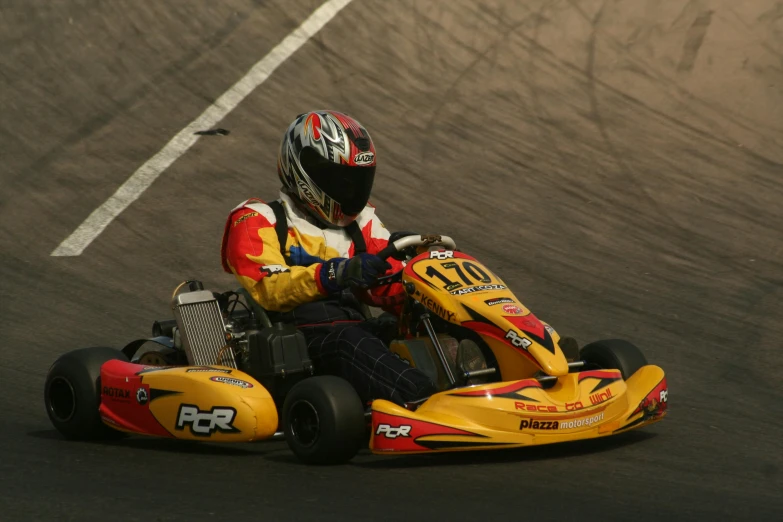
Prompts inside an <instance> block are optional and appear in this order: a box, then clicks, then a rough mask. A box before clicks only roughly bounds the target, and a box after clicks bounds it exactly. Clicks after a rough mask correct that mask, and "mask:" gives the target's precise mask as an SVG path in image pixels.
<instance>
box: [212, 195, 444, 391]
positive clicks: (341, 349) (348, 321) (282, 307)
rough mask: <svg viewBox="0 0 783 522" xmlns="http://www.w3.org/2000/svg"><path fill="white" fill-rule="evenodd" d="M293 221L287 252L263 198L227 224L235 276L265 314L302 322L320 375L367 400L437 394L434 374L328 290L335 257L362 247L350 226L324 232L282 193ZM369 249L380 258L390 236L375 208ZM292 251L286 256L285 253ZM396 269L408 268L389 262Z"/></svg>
mask: <svg viewBox="0 0 783 522" xmlns="http://www.w3.org/2000/svg"><path fill="white" fill-rule="evenodd" d="M278 201H279V202H280V203H282V206H283V209H284V211H285V214H286V220H287V222H288V235H287V239H286V244H285V246H284V248H282V249H281V245H280V241H279V240H278V236H277V233H276V231H275V223H276V221H277V220H276V218H275V214H274V211H273V210H272V208H271V207H269V206H268V205H267V204H265V203H264V202H262V201H260V200H257V199H249V200H247V201H244V202H243V203H241V204H240V205H238V206H237V207H236V208H234V209H233V210H232V211H231V214H230V215H229V217H228V220H227V221H226V225H225V229H224V233H223V244H222V249H221V250H222V252H221V257H222V263H223V269H224V270H225V271H226V272H228V273H232V274H234V276H235V277H236V278H237V280H238V281H239V283H240V284H241V285H242V287H243V288H245V289H246V290H247V291H248V292H249V293H250V295H251V296H252V297H253V299H255V300H256V301H257V302H258V303H259V304H260V305H261V306H262V307H263V308H264V309H265V310H267V311H270V312H273V313H274V312H279V313H280V314H279V317H283V318H284V320H288V321H292V322H294V323H295V324H296V325H297V326H298V327H299V329H300V330H301V331H302V332H303V333H304V334H305V337H306V338H307V342H308V351H309V353H310V357H311V359H312V360H313V364H314V366H315V369H316V371H317V372H318V373H323V374H331V375H337V376H340V377H343V378H344V379H346V380H348V381H349V382H350V383H351V384H352V385H353V387H354V388H355V389H356V391H357V392H358V393H359V396H360V398H361V399H362V400H363V401H364V402H369V401H371V400H373V399H378V398H381V399H386V400H390V401H392V402H395V403H397V404H400V405H403V404H404V403H406V402H410V401H414V400H417V399H421V398H424V397H427V396H429V395H431V394H433V393H435V391H436V390H435V386H434V384H433V383H432V381H431V380H430V379H429V377H428V376H427V375H426V374H424V373H423V372H421V371H420V370H417V369H415V368H411V367H410V366H409V365H408V363H407V362H405V361H403V360H402V359H399V358H398V357H396V356H395V355H393V354H392V353H391V352H390V351H389V350H388V348H387V347H386V346H384V344H383V342H381V340H380V339H378V338H377V337H376V336H374V335H373V334H371V333H370V332H369V331H367V330H366V329H364V328H361V327H359V326H358V324H359V323H360V322H361V321H362V320H363V317H362V315H361V314H360V313H359V312H358V311H356V310H355V309H351V308H350V307H347V306H341V303H340V302H339V301H338V300H336V299H334V298H330V297H329V295H328V294H327V292H326V291H325V290H324V288H323V287H322V285H321V279H320V276H319V272H320V270H321V265H322V264H323V263H325V262H326V261H328V260H329V259H333V258H341V257H342V258H350V257H351V256H353V254H354V244H353V241H352V240H351V238H350V236H349V234H348V233H347V231H346V230H345V229H339V228H327V227H324V228H322V227H320V226H318V225H317V224H315V223H316V222H315V220H314V219H313V218H310V217H309V215H308V214H306V213H305V212H304V211H302V210H300V209H299V208H298V207H297V206H296V205H295V203H294V202H293V201H292V200H291V198H290V197H289V196H288V195H287V194H286V193H285V192H280V199H279V200H278ZM356 221H357V224H358V226H359V229H360V230H361V234H362V237H363V238H364V242H365V244H366V249H367V252H368V253H370V254H377V253H378V252H379V251H380V250H382V249H383V248H384V247H386V245H387V244H388V239H389V237H390V234H389V232H388V231H387V230H386V228H385V227H384V226H383V224H382V223H381V221H380V220H379V219H378V217H377V216H376V215H375V209H374V207H372V206H370V205H368V206H366V207H365V208H364V210H363V211H362V212H361V214H360V215H359V216H358V218H357V220H356ZM284 253H285V255H284ZM388 261H389V263H390V264H391V265H392V271H397V270H400V269H401V268H402V264H401V263H400V262H399V261H396V260H394V259H389V260H388ZM402 291H403V290H402V287H401V285H400V284H393V285H388V286H384V287H379V288H375V289H373V290H372V292H373V293H374V294H375V295H391V294H395V293H398V292H402Z"/></svg>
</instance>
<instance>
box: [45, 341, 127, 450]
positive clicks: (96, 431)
mask: <svg viewBox="0 0 783 522" xmlns="http://www.w3.org/2000/svg"><path fill="white" fill-rule="evenodd" d="M114 359H118V360H121V361H127V360H128V358H127V357H125V355H124V354H123V353H122V352H121V351H119V350H115V349H114V348H103V347H97V348H82V349H80V350H74V351H72V352H68V353H66V354H64V355H62V356H60V358H59V359H57V360H56V361H55V363H54V364H53V365H52V367H51V368H50V369H49V374H48V375H47V376H46V383H45V384H44V403H45V404H46V413H47V414H48V415H49V419H50V420H51V421H52V424H53V425H54V427H55V428H57V431H59V432H60V433H61V434H63V435H64V436H65V437H66V438H67V439H71V440H105V439H117V438H120V437H122V436H124V435H125V434H124V433H123V432H120V431H117V430H113V429H111V428H110V427H108V426H107V425H105V424H104V423H103V422H102V421H101V417H100V414H99V413H98V407H99V406H100V402H101V393H100V389H101V383H100V379H101V366H102V365H103V363H105V362H107V361H111V360H114Z"/></svg>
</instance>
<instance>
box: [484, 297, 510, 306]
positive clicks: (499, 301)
mask: <svg viewBox="0 0 783 522" xmlns="http://www.w3.org/2000/svg"><path fill="white" fill-rule="evenodd" d="M484 302H485V303H486V304H487V305H488V306H495V305H499V304H514V300H513V299H511V298H510V297H496V298H494V299H487V300H485V301H484Z"/></svg>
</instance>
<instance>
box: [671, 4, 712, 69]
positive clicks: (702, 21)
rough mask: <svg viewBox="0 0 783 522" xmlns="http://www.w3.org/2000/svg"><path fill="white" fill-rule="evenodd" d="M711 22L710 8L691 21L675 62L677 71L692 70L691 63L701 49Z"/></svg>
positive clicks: (694, 60)
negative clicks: (678, 60)
mask: <svg viewBox="0 0 783 522" xmlns="http://www.w3.org/2000/svg"><path fill="white" fill-rule="evenodd" d="M711 22H712V11H711V10H710V11H705V12H703V13H701V14H700V15H699V16H697V17H696V19H695V20H694V21H693V23H691V26H690V27H689V28H688V32H687V33H686V35H685V44H683V46H682V56H681V57H680V63H678V64H677V70H678V71H679V72H690V71H691V70H693V64H694V63H695V62H696V57H697V56H698V54H699V49H701V44H702V43H704V36H705V35H706V34H707V29H709V27H710V23H711Z"/></svg>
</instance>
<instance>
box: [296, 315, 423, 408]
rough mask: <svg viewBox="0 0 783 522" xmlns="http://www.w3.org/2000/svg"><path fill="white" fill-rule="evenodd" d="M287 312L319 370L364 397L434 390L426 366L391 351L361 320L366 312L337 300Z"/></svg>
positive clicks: (401, 399) (400, 399) (394, 397)
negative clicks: (413, 364) (419, 367)
mask: <svg viewBox="0 0 783 522" xmlns="http://www.w3.org/2000/svg"><path fill="white" fill-rule="evenodd" d="M286 315H287V317H285V318H282V319H286V320H288V321H291V322H293V323H294V324H296V325H297V326H298V327H299V329H300V330H301V331H302V332H303V333H304V334H305V337H306V338H307V346H308V351H309V353H310V357H311V359H312V360H313V365H314V366H315V369H316V372H317V373H320V374H328V375H336V376H338V377H342V378H344V379H346V380H347V381H348V382H350V383H351V384H352V385H353V387H354V389H355V390H356V391H357V393H358V394H359V397H360V398H361V399H362V402H365V403H366V402H369V401H372V400H374V399H386V400H388V401H391V402H394V403H396V404H399V405H403V404H404V403H406V402H410V401H414V400H417V399H423V398H425V397H428V396H430V395H432V394H433V393H435V392H436V391H437V390H436V388H435V384H434V383H433V382H432V381H431V380H430V378H429V377H428V376H427V375H426V374H424V373H423V372H422V371H420V370H417V369H416V368H412V367H411V366H410V365H408V363H407V362H405V361H403V360H402V359H400V358H398V357H397V356H395V355H394V354H392V353H391V352H390V351H389V349H388V348H387V347H386V346H385V345H384V344H383V342H382V341H381V340H380V339H378V338H377V337H376V336H374V335H373V334H372V333H371V332H370V331H368V330H367V329H365V328H362V327H361V326H359V324H360V323H361V321H362V320H363V317H362V316H361V314H359V313H358V312H357V311H355V310H353V309H351V308H348V307H344V306H340V304H339V303H337V302H331V301H318V302H315V303H307V304H305V305H302V306H299V307H298V308H296V309H294V310H293V311H292V312H289V313H288V314H286Z"/></svg>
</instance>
